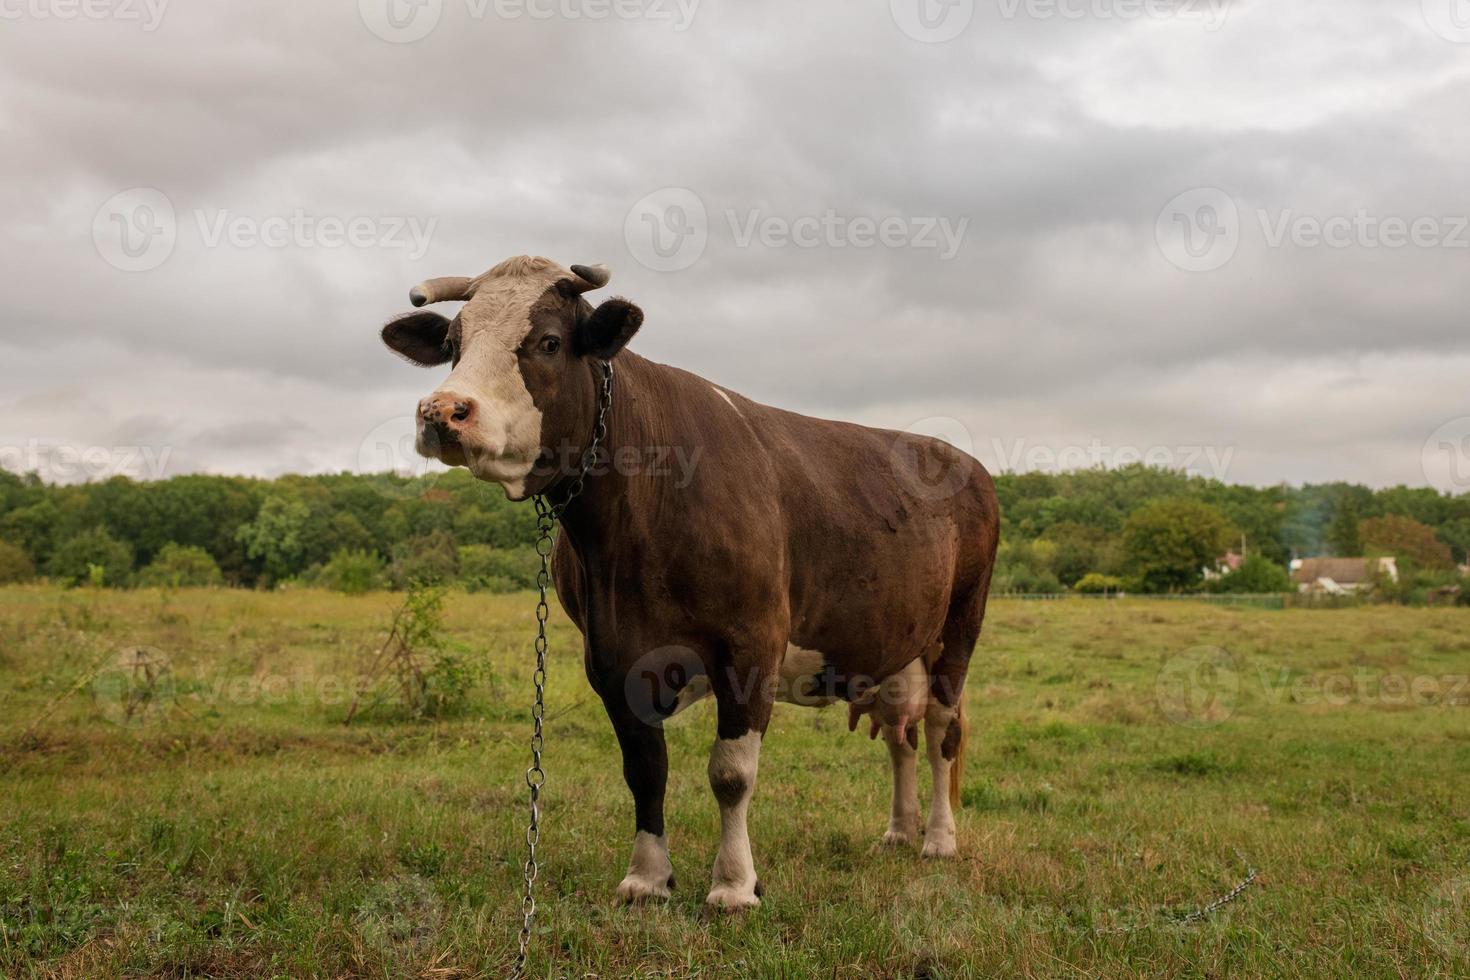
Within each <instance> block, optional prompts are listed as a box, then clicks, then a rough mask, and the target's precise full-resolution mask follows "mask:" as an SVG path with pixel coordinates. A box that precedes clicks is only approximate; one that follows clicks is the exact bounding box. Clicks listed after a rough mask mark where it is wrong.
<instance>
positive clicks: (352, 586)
mask: <svg viewBox="0 0 1470 980" xmlns="http://www.w3.org/2000/svg"><path fill="white" fill-rule="evenodd" d="M316 582H317V584H318V585H321V586H323V587H325V588H328V589H332V590H334V591H337V592H345V593H347V594H348V595H361V594H362V593H364V592H371V591H372V590H374V589H381V588H383V586H384V585H386V584H387V580H386V578H385V577H384V575H383V559H382V558H380V557H379V556H378V555H377V553H376V552H372V551H360V550H357V549H353V548H343V549H342V550H340V551H338V552H337V553H336V554H334V555H332V558H331V560H330V561H328V562H327V563H326V564H325V565H323V566H322V567H321V570H320V571H319V572H318V573H317V576H316Z"/></svg>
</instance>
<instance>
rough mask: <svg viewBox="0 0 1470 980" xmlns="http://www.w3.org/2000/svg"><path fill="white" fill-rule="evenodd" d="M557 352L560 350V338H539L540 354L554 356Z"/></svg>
mask: <svg viewBox="0 0 1470 980" xmlns="http://www.w3.org/2000/svg"><path fill="white" fill-rule="evenodd" d="M559 350H561V338H560V337H554V336H550V335H548V336H545V337H542V338H541V353H543V354H555V353H556V352H557V351H559Z"/></svg>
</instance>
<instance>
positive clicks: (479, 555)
mask: <svg viewBox="0 0 1470 980" xmlns="http://www.w3.org/2000/svg"><path fill="white" fill-rule="evenodd" d="M540 570H541V558H540V556H539V555H537V554H536V550H535V549H534V548H492V547H490V546H489V545H483V544H467V545H465V546H464V547H463V548H460V549H459V580H460V581H461V582H462V583H464V587H465V589H466V590H468V591H470V592H519V591H520V590H522V589H534V588H535V587H536V573H537V572H539V571H540Z"/></svg>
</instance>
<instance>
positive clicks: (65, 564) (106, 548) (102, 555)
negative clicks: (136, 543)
mask: <svg viewBox="0 0 1470 980" xmlns="http://www.w3.org/2000/svg"><path fill="white" fill-rule="evenodd" d="M46 571H47V572H48V573H49V574H50V575H51V577H52V578H54V579H56V580H58V581H60V582H63V583H65V584H66V585H73V586H74V585H83V584H86V583H97V582H98V581H99V580H100V582H101V584H103V585H111V586H122V585H127V584H128V579H129V578H130V577H131V575H132V573H133V549H132V548H131V547H129V546H128V544H127V543H126V542H123V541H119V540H118V539H117V538H114V537H113V536H112V535H111V534H108V533H107V531H105V530H104V529H102V528H100V527H97V528H93V529H92V530H90V531H83V532H81V533H80V534H75V535H73V536H71V537H69V538H67V539H66V540H65V541H63V542H62V543H61V544H60V545H58V546H57V547H56V550H55V551H54V552H52V554H51V561H50V562H48V563H47V566H46Z"/></svg>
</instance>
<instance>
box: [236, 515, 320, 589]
mask: <svg viewBox="0 0 1470 980" xmlns="http://www.w3.org/2000/svg"><path fill="white" fill-rule="evenodd" d="M310 514H311V512H310V510H309V509H308V508H307V506H306V504H305V503H303V502H302V501H301V500H300V499H299V498H297V497H295V496H287V495H284V494H274V495H272V496H270V497H267V498H266V501H265V503H263V504H261V505H260V512H259V513H257V514H256V515H255V520H253V521H250V522H249V523H248V524H242V525H240V530H239V531H238V532H237V537H239V539H240V541H241V542H242V543H243V544H244V545H245V552H246V554H248V555H249V556H250V557H251V558H252V559H254V560H255V561H256V562H258V563H259V565H260V567H261V570H262V571H264V572H265V574H266V575H267V576H268V577H269V578H270V579H271V581H280V580H281V579H284V578H289V577H290V576H292V575H294V574H296V573H297V572H300V571H301V564H300V562H301V556H302V551H303V546H302V536H301V532H302V529H303V528H304V527H305V525H306V519H307V518H308V517H309V516H310Z"/></svg>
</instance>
